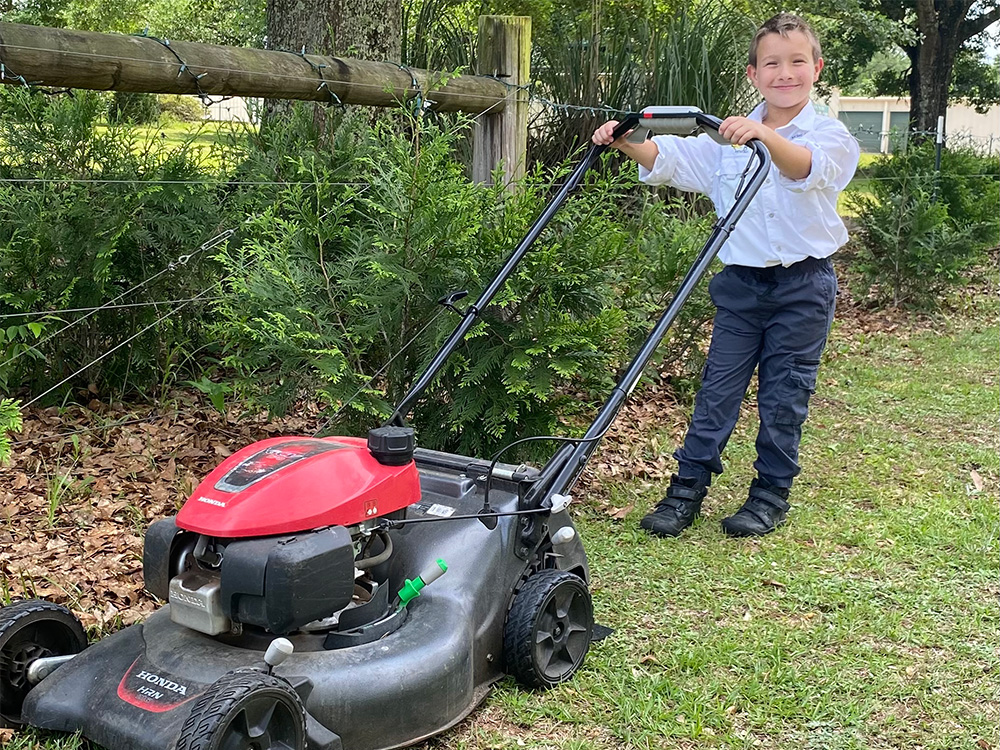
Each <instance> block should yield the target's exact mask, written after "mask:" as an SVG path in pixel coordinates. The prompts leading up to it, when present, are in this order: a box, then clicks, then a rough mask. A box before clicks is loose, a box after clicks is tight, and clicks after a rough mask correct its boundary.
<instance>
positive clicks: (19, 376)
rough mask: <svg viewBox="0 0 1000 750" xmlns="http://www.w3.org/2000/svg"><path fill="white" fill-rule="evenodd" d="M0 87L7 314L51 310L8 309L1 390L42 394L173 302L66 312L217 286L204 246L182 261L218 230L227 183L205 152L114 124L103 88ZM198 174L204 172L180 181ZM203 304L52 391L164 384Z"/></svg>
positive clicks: (0, 269) (0, 258)
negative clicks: (60, 92) (203, 162)
mask: <svg viewBox="0 0 1000 750" xmlns="http://www.w3.org/2000/svg"><path fill="white" fill-rule="evenodd" d="M0 96H2V97H3V101H2V104H0V142H2V143H3V147H2V150H0V177H2V178H4V180H5V182H3V183H0V313H2V314H5V315H14V314H16V313H28V312H31V313H35V312H38V311H47V310H51V311H53V312H52V314H51V315H48V316H37V315H35V316H31V317H25V318H17V317H14V318H8V320H9V321H10V322H11V323H12V325H10V326H9V327H7V328H6V329H5V331H4V336H3V337H2V338H0V390H4V391H8V392H10V391H11V390H16V389H18V388H23V389H24V390H25V391H26V392H31V393H40V392H41V391H43V390H45V389H46V388H48V387H49V386H51V385H54V384H55V383H58V382H59V381H61V380H62V379H63V378H65V377H67V376H69V375H71V374H72V373H73V372H75V371H76V370H77V369H79V368H81V367H83V366H84V365H86V364H87V363H90V362H92V361H93V360H94V359H96V358H97V357H99V356H100V355H102V354H104V353H106V352H108V351H109V350H110V349H111V348H112V347H113V346H115V345H117V344H118V343H120V342H122V341H124V340H125V339H127V338H129V337H130V336H132V335H134V334H136V333H138V332H140V331H141V330H142V329H144V328H146V327H147V326H149V325H150V324H152V323H153V322H154V321H155V320H156V319H157V318H158V317H159V316H161V315H163V314H164V313H165V312H166V308H164V307H154V306H151V305H147V306H143V307H130V308H119V309H112V310H106V311H100V312H97V313H94V314H92V315H89V316H88V317H87V318H86V322H85V323H83V324H81V325H73V326H72V327H68V326H70V324H72V323H74V321H77V320H80V319H81V318H83V316H84V315H86V313H64V312H60V311H63V310H68V309H75V308H94V307H98V306H101V305H104V304H107V303H110V302H112V301H114V300H115V299H116V298H118V297H121V299H119V300H118V303H123V304H130V305H134V304H136V303H140V304H141V303H150V302H154V301H156V302H159V301H163V300H171V299H184V298H187V297H190V296H193V295H194V294H198V293H200V292H201V291H203V290H204V289H206V288H207V287H209V286H210V284H211V283H212V278H213V277H212V275H211V263H209V262H205V261H206V260H207V258H203V257H197V260H195V261H192V262H190V263H178V262H177V261H178V260H179V259H180V258H181V257H182V256H184V255H187V254H189V253H191V252H192V251H194V250H196V249H197V248H198V246H199V245H200V244H201V243H202V242H204V241H206V240H207V239H209V238H210V237H212V236H213V235H215V234H216V233H217V232H218V231H219V229H220V223H221V221H222V201H221V200H220V198H221V193H220V188H219V186H218V184H217V183H216V181H215V180H214V179H213V178H212V176H211V175H210V174H207V173H206V172H205V171H203V170H202V168H201V166H200V164H199V161H198V159H199V157H198V155H197V153H196V152H193V151H190V150H188V149H187V148H186V147H185V146H181V147H180V148H177V149H166V148H164V147H163V146H161V144H159V143H157V142H156V140H158V139H157V137H156V136H155V135H153V136H150V137H147V138H146V139H145V140H143V139H142V138H140V136H139V135H138V133H137V131H135V130H133V129H131V128H128V127H125V126H118V125H116V126H111V127H108V126H107V125H106V124H105V123H104V122H103V121H102V119H101V116H102V113H103V111H104V107H105V104H104V98H103V97H102V96H100V95H98V94H93V93H85V92H78V93H77V94H76V95H75V96H73V97H65V96H63V97H47V96H44V95H42V94H40V93H37V92H34V93H32V92H29V91H26V90H23V89H6V90H4V91H3V92H0ZM192 179H193V180H197V182H194V183H191V182H183V181H188V180H192ZM172 264H173V265H172ZM152 277H155V279H153V280H152V281H150V282H149V283H148V284H143V282H146V281H147V280H150V279H151V278H152ZM135 287H139V289H138V291H135V292H132V293H130V290H132V289H133V288H135ZM122 295H124V296H122ZM201 312H202V311H201V310H199V309H198V306H197V305H191V306H190V307H187V308H185V309H184V310H182V311H181V312H180V313H179V314H177V315H174V316H172V317H170V318H168V319H166V320H165V321H163V322H162V323H160V324H159V325H158V327H157V331H156V332H155V333H151V334H149V335H145V336H142V337H139V338H137V339H135V340H134V341H133V342H132V343H131V344H130V345H129V346H128V347H123V348H121V349H119V350H118V351H117V352H116V353H114V354H113V355H111V356H109V357H107V358H106V359H104V360H102V361H101V362H99V363H97V364H94V365H93V366H92V367H90V368H89V369H88V370H86V371H85V372H84V373H83V374H82V375H81V376H80V378H79V379H77V380H75V381H71V382H70V383H68V384H67V385H66V387H65V388H64V389H63V390H61V391H59V392H57V393H56V394H55V395H54V396H53V398H58V397H61V396H63V395H65V393H66V392H67V390H68V389H71V388H74V387H78V386H81V387H85V386H88V385H94V386H95V387H96V388H97V390H98V392H99V393H101V394H107V393H108V392H109V391H110V392H111V393H112V394H114V393H122V392H125V391H128V390H130V389H132V388H138V389H140V390H145V389H146V388H147V387H148V386H149V385H150V384H153V383H157V384H158V383H159V382H160V376H159V373H160V372H161V371H162V370H163V369H165V367H166V365H167V359H168V358H169V357H171V356H174V355H176V354H177V350H178V347H177V343H178V342H184V345H185V346H190V347H192V348H193V347H195V346H197V345H198V343H199V340H200V335H199V332H198V330H199V327H198V319H199V317H200V314H201ZM64 328H65V329H66V330H64V331H62V332H61V333H59V335H54V334H56V333H57V332H58V331H60V330H61V329H64Z"/></svg>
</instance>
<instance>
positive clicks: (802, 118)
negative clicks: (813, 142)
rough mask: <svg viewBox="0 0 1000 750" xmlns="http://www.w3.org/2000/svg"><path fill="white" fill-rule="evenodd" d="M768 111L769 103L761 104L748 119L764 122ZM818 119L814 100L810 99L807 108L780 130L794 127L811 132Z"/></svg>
mask: <svg viewBox="0 0 1000 750" xmlns="http://www.w3.org/2000/svg"><path fill="white" fill-rule="evenodd" d="M766 111H767V102H761V103H760V104H758V105H757V106H756V107H754V108H753V111H752V112H751V113H750V114H749V115H747V119H748V120H756V121H757V122H763V121H764V114H765V113H766ZM816 117H817V115H816V108H815V107H813V103H812V100H811V99H810V100H809V101H807V102H806V106H804V107H803V108H802V111H801V112H799V113H798V114H797V115H795V117H793V118H792V119H791V120H790V121H789V122H788V124H787V125H782V126H781V127H780V128H778V130H779V131H781V130H784V129H785V128H789V127H792V126H794V127H795V128H796V129H797V130H811V129H812V127H813V125H814V124H815V121H816Z"/></svg>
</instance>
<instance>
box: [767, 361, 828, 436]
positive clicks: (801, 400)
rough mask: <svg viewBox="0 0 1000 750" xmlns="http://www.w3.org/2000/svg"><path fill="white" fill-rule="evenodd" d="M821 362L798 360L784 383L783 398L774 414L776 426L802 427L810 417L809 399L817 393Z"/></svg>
mask: <svg viewBox="0 0 1000 750" xmlns="http://www.w3.org/2000/svg"><path fill="white" fill-rule="evenodd" d="M818 371H819V360H818V359H816V360H810V359H797V360H795V363H794V364H793V365H792V369H791V370H790V371H789V372H788V375H787V376H786V377H785V380H784V381H782V391H783V392H782V394H781V396H782V398H781V400H780V401H779V402H778V408H777V410H776V411H775V414H774V422H775V424H784V425H795V426H798V425H801V424H802V423H803V422H805V421H806V417H807V416H808V415H809V397H810V396H811V395H812V394H814V393H815V392H816V374H817V372H818Z"/></svg>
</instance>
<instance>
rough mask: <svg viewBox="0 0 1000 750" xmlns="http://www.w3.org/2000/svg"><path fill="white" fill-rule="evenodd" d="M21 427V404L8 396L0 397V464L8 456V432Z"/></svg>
mask: <svg viewBox="0 0 1000 750" xmlns="http://www.w3.org/2000/svg"><path fill="white" fill-rule="evenodd" d="M20 429H21V406H20V404H19V403H18V402H17V401H14V400H12V399H9V398H3V399H0V464H4V463H6V462H7V459H8V458H10V448H11V444H10V434H9V433H11V432H19V431H20Z"/></svg>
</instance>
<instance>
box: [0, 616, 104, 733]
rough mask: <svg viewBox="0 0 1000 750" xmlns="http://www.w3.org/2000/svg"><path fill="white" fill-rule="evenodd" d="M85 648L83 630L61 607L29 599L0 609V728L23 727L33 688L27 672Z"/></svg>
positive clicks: (85, 637)
mask: <svg viewBox="0 0 1000 750" xmlns="http://www.w3.org/2000/svg"><path fill="white" fill-rule="evenodd" d="M86 647H87V634H86V633H85V632H84V630H83V626H82V625H81V624H80V621H79V620H77V619H76V617H75V616H74V615H73V613H72V612H70V611H69V610H68V609H66V607H63V606H62V605H59V604H53V603H52V602H46V601H42V600H41V599H29V600H27V601H22V602H15V603H14V604H11V605H10V606H8V607H4V608H2V609H0V727H17V726H20V725H21V724H23V723H24V722H23V721H22V720H21V706H22V705H23V704H24V698H25V696H26V695H27V694H28V691H29V690H30V689H31V688H32V687H33V685H32V684H31V683H30V682H29V681H28V668H29V667H30V666H31V664H32V663H33V662H34V661H35V660H37V659H41V658H43V657H47V656H67V655H69V654H78V653H80V652H81V651H83V649H85V648H86Z"/></svg>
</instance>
